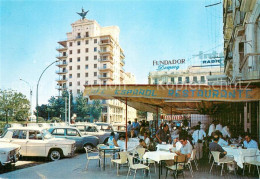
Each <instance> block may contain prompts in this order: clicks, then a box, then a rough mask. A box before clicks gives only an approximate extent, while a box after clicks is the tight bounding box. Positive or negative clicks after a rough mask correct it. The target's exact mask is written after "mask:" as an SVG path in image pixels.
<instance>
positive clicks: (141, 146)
mask: <svg viewBox="0 0 260 179" xmlns="http://www.w3.org/2000/svg"><path fill="white" fill-rule="evenodd" d="M139 147H140V148H147V146H146V143H145V142H144V139H140V140H139V145H138V146H137V148H139Z"/></svg>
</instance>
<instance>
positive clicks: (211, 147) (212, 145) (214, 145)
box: [209, 134, 234, 171]
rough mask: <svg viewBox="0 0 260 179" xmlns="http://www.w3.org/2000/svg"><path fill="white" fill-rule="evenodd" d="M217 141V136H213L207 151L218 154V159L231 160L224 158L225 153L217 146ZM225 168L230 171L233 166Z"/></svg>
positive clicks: (229, 165)
mask: <svg viewBox="0 0 260 179" xmlns="http://www.w3.org/2000/svg"><path fill="white" fill-rule="evenodd" d="M218 141H219V136H218V135H216V134H214V135H213V142H211V143H210V144H209V150H210V151H216V152H220V155H219V159H232V158H230V157H228V156H226V154H227V152H226V151H225V150H224V149H223V148H222V147H221V146H220V145H219V144H218ZM227 166H228V169H229V170H230V171H233V170H234V166H233V165H232V164H228V165H227Z"/></svg>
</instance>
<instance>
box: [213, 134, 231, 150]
mask: <svg viewBox="0 0 260 179" xmlns="http://www.w3.org/2000/svg"><path fill="white" fill-rule="evenodd" d="M214 134H215V135H218V136H219V140H218V144H219V145H220V146H221V147H225V146H228V142H227V141H226V140H224V139H223V135H222V133H221V132H220V131H218V130H217V131H215V133H214Z"/></svg>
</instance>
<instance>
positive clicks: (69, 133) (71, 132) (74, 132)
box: [67, 129, 80, 137]
mask: <svg viewBox="0 0 260 179" xmlns="http://www.w3.org/2000/svg"><path fill="white" fill-rule="evenodd" d="M67 136H79V137H80V135H79V133H78V131H77V130H76V129H67Z"/></svg>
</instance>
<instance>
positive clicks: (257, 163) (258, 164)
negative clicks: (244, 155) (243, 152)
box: [247, 161, 260, 178]
mask: <svg viewBox="0 0 260 179" xmlns="http://www.w3.org/2000/svg"><path fill="white" fill-rule="evenodd" d="M247 163H248V164H250V165H255V166H256V168H257V173H258V176H259V178H260V173H259V168H258V167H259V166H260V162H259V161H250V162H247Z"/></svg>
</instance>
